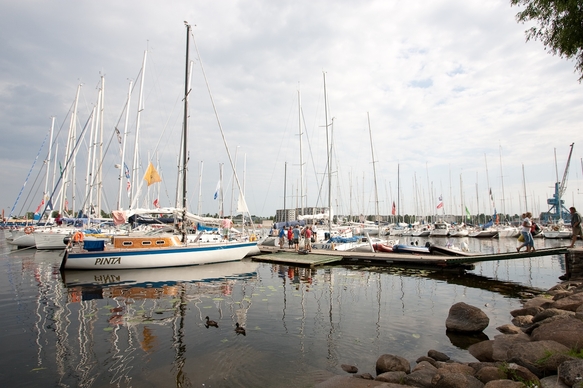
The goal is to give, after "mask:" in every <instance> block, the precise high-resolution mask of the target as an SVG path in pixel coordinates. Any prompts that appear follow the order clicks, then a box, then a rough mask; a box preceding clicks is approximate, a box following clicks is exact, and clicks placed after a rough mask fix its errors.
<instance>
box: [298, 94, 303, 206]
mask: <svg viewBox="0 0 583 388" xmlns="http://www.w3.org/2000/svg"><path fill="white" fill-rule="evenodd" d="M298 130H299V135H300V209H301V211H300V213H301V215H302V216H303V215H304V157H303V152H302V98H301V95H300V91H299V89H298Z"/></svg>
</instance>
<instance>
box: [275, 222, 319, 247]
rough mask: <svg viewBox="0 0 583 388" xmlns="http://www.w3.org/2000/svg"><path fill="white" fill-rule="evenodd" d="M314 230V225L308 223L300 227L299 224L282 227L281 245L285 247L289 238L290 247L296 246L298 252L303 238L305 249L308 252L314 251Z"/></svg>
mask: <svg viewBox="0 0 583 388" xmlns="http://www.w3.org/2000/svg"><path fill="white" fill-rule="evenodd" d="M313 236H314V231H313V229H312V226H310V225H307V226H305V227H303V228H302V229H300V227H299V226H298V225H296V226H295V227H291V226H290V227H287V228H286V227H285V226H284V227H282V228H281V229H280V231H279V234H278V237H279V247H280V248H282V249H283V245H284V243H285V240H286V238H287V241H288V248H290V249H291V248H292V247H293V248H294V250H295V251H296V252H299V250H300V240H303V249H304V250H305V251H307V252H312V237H313Z"/></svg>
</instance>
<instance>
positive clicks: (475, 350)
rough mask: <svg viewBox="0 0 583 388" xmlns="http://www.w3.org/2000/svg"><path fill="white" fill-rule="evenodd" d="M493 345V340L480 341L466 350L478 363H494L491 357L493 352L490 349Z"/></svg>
mask: <svg viewBox="0 0 583 388" xmlns="http://www.w3.org/2000/svg"><path fill="white" fill-rule="evenodd" d="M493 345H494V340H489V341H482V342H479V343H477V344H474V345H472V346H470V347H469V348H468V352H470V354H471V355H472V356H474V357H475V358H476V360H478V361H482V362H492V361H494V357H493V353H494V351H493V349H492V347H493Z"/></svg>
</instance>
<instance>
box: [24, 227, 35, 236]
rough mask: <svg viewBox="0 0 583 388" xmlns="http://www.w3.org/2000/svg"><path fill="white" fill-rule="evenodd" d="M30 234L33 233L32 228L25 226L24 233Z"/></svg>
mask: <svg viewBox="0 0 583 388" xmlns="http://www.w3.org/2000/svg"><path fill="white" fill-rule="evenodd" d="M32 232H34V226H27V227H26V228H24V233H26V234H31V233H32Z"/></svg>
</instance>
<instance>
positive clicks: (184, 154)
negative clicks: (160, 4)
mask: <svg viewBox="0 0 583 388" xmlns="http://www.w3.org/2000/svg"><path fill="white" fill-rule="evenodd" d="M189 46H190V24H188V23H187V24H186V64H185V66H184V118H183V121H184V130H183V134H182V211H183V212H186V163H187V160H186V158H187V157H188V151H187V150H188V141H187V139H188V70H189V58H188V52H189V50H188V48H189ZM183 224H184V223H183Z"/></svg>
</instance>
